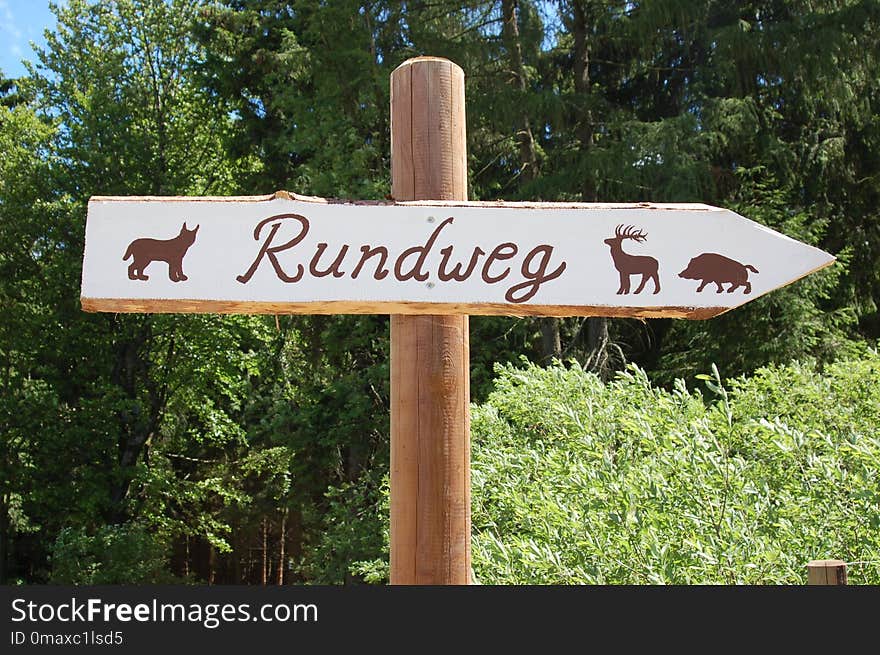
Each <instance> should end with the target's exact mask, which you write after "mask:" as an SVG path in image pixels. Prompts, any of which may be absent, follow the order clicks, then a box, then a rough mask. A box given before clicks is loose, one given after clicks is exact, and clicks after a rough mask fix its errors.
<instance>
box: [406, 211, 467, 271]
mask: <svg viewBox="0 0 880 655" xmlns="http://www.w3.org/2000/svg"><path fill="white" fill-rule="evenodd" d="M453 220H455V219H454V218H453V217H452V216H450V217H449V218H447V219H446V220H445V221H443V222H442V223H440V225H438V226H437V229H435V230H434V232H433V233H432V234H431V236H430V237H429V238H428V240H427V241H426V242H425V245H424V246H413V247H412V248H407V249H406V250H404V251H403V252H402V253H400V256H399V257H398V258H397V261H396V262H395V264H394V277H396V278H397V279H398V280H400V281H401V282H404V281H406V280H409V279H410V278H415V279H417V280H419V281H420V282H424V281H425V280H427V279H428V274H427V273H425V272H424V271H422V266H424V265H425V260H426V259H427V258H428V253H429V252H430V251H431V248H433V247H434V242H435V241H436V240H437V237H438V236H440V230H442V229H443V228H444V227H446V226H447V225H449V224H450V223H452V221H453ZM417 252H421V254H420V255H419V256H418V258H416V263H415V265H414V266H413V267H412V268H411V269H410V270H409V272H408V273H404V272H403V262H404V260H406V258H407V257H411V256H412V255H415V254H416V253H417Z"/></svg>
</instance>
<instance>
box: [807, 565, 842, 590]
mask: <svg viewBox="0 0 880 655" xmlns="http://www.w3.org/2000/svg"><path fill="white" fill-rule="evenodd" d="M807 584H811V585H813V584H815V585H845V584H846V562H844V561H843V560H839V559H814V560H812V561H811V562H810V563H809V564H807Z"/></svg>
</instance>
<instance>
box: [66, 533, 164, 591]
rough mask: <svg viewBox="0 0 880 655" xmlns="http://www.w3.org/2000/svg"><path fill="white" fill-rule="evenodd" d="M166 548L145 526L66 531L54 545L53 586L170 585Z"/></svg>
mask: <svg viewBox="0 0 880 655" xmlns="http://www.w3.org/2000/svg"><path fill="white" fill-rule="evenodd" d="M165 554H166V549H165V545H164V544H163V543H162V542H161V541H158V540H157V539H156V537H155V535H153V534H151V533H150V531H149V530H148V529H145V528H144V526H140V525H136V524H127V525H105V526H102V527H101V528H99V529H98V530H97V531H96V532H95V533H94V534H87V533H86V531H85V530H83V529H81V528H65V529H63V530H61V532H60V533H59V534H58V538H57V539H56V540H55V544H54V546H53V550H52V555H51V561H52V576H51V578H50V582H51V583H53V584H75V585H102V584H170V583H172V582H176V580H174V578H173V577H172V576H171V575H169V574H168V572H167V564H168V563H167V561H166V557H165Z"/></svg>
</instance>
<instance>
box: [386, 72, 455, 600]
mask: <svg viewBox="0 0 880 655" xmlns="http://www.w3.org/2000/svg"><path fill="white" fill-rule="evenodd" d="M391 178H392V184H391V190H392V194H393V196H394V198H395V200H466V199H467V153H466V144H465V110H464V72H463V71H462V70H461V68H459V67H458V66H456V65H455V64H453V63H452V62H451V61H448V60H446V59H440V58H436V57H416V58H415V59H410V60H408V61H406V62H404V63H403V64H401V65H400V66H399V67H398V68H397V69H396V70H395V71H394V72H393V73H392V74H391ZM441 215H442V210H439V209H438V214H437V216H436V217H435V219H442V216H441ZM425 284H431V282H430V281H428V282H425ZM469 402H470V363H469V344H468V317H467V316H460V315H459V316H454V315H444V316H437V315H425V316H402V315H393V316H392V317H391V584H431V585H440V584H468V582H469V580H470V567H471V546H470V543H471V542H470V532H471V518H470V517H471V513H470V414H469V411H468V405H469Z"/></svg>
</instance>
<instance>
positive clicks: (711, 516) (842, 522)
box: [472, 351, 880, 584]
mask: <svg viewBox="0 0 880 655" xmlns="http://www.w3.org/2000/svg"><path fill="white" fill-rule="evenodd" d="M713 370H714V373H715V375H714V376H711V377H710V376H705V375H703V376H698V377H699V378H701V379H702V380H703V381H705V383H706V386H707V387H708V395H704V393H702V392H700V391H699V390H689V389H688V388H687V387H686V385H685V383H684V382H683V381H682V380H677V381H676V382H675V384H674V387H673V389H672V390H671V391H666V390H664V389H661V388H657V387H655V386H653V385H652V384H651V383H650V382H649V380H648V378H647V376H646V374H645V372H644V371H642V370H640V369H638V368H636V367H631V368H629V369H628V370H627V371H626V372H624V373H621V374H620V375H619V376H618V377H617V378H616V379H615V380H614V381H613V382H611V383H608V384H603V383H602V382H601V381H600V380H599V379H598V378H597V377H596V376H595V375H593V374H591V373H588V372H586V371H584V370H583V369H582V368H581V367H579V366H578V365H577V364H571V365H570V366H568V367H563V366H561V365H556V366H553V367H549V368H546V369H545V368H541V367H539V366H536V365H533V364H526V365H525V367H524V368H521V369H518V368H516V367H514V366H509V365H508V366H505V367H500V368H499V370H498V372H499V378H498V379H497V381H496V388H495V391H494V392H493V393H492V394H490V396H489V399H488V401H487V402H486V403H485V404H483V405H479V406H475V407H474V408H473V412H472V421H473V423H472V425H473V441H474V446H473V466H472V484H473V491H472V496H473V503H474V504H473V529H474V535H473V560H474V569H475V571H476V575H477V578H478V579H479V580H480V581H481V582H482V583H484V584H557V583H559V584H580V583H589V584H592V583H613V584H616V583H622V584H637V583H669V584H700V583H719V584H728V583H746V584H760V583H785V584H801V583H804V582H805V581H806V568H805V564H806V563H807V561H809V560H810V559H817V558H830V557H836V558H842V559H845V560H847V561H857V560H858V561H864V560H868V561H876V560H880V434H878V429H877V426H878V425H880V356H878V354H877V352H875V351H871V352H870V353H869V354H867V355H866V356H865V357H863V358H861V359H858V360H851V361H842V362H839V363H836V364H833V365H830V366H828V367H827V368H826V369H825V370H824V371H823V372H817V371H816V369H815V366H813V365H809V364H795V365H790V366H772V367H767V368H763V369H760V370H758V371H757V372H756V374H755V375H754V376H752V377H750V378H740V379H737V380H734V381H731V382H729V383H728V386H727V387H725V386H724V385H722V382H721V380H720V378H719V375H718V372H717V369H714V367H713ZM850 579H851V582H852V583H872V584H877V583H880V566H877V565H876V564H875V565H865V566H857V567H852V568H851V572H850Z"/></svg>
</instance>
